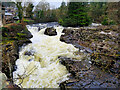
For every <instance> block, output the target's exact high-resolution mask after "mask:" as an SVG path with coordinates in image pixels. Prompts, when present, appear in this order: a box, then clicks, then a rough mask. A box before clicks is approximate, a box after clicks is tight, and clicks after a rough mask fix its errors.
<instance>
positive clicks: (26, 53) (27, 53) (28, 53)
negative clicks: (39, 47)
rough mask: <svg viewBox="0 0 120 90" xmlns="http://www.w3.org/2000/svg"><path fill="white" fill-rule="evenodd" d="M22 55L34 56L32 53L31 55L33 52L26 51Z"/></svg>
mask: <svg viewBox="0 0 120 90" xmlns="http://www.w3.org/2000/svg"><path fill="white" fill-rule="evenodd" d="M24 55H28V56H33V55H34V53H33V52H31V51H27V52H25V54H24Z"/></svg>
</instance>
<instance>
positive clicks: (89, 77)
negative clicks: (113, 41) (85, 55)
mask: <svg viewBox="0 0 120 90" xmlns="http://www.w3.org/2000/svg"><path fill="white" fill-rule="evenodd" d="M60 60H61V63H62V64H63V65H65V66H66V67H67V70H68V71H69V72H70V73H71V76H70V79H69V80H67V81H65V82H63V83H61V84H60V87H61V88H62V89H64V88H118V87H120V81H119V79H117V78H116V77H115V76H114V75H113V74H109V73H106V72H104V71H102V70H100V69H99V68H97V67H96V66H93V65H89V67H86V66H88V65H86V63H85V62H84V61H75V60H72V59H70V58H64V57H62V58H60Z"/></svg>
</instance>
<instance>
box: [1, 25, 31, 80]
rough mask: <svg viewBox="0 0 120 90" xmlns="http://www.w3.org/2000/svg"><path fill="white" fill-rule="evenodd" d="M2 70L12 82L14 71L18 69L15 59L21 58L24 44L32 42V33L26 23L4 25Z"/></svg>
mask: <svg viewBox="0 0 120 90" xmlns="http://www.w3.org/2000/svg"><path fill="white" fill-rule="evenodd" d="M1 30H2V43H1V45H2V70H1V71H2V72H3V73H5V74H6V76H7V78H8V80H10V81H11V82H12V72H13V71H14V70H15V69H16V66H15V61H16V60H17V59H18V58H19V49H20V47H21V46H22V45H25V44H28V43H31V41H30V40H29V39H30V38H32V35H31V33H30V32H29V31H28V30H27V28H26V24H25V23H19V24H10V25H7V26H4V27H2V29H1Z"/></svg>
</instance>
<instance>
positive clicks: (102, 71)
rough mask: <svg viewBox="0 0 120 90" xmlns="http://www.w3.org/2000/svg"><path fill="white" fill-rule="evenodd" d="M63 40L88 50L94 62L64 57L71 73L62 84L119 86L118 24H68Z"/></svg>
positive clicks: (75, 86)
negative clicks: (71, 26)
mask: <svg viewBox="0 0 120 90" xmlns="http://www.w3.org/2000/svg"><path fill="white" fill-rule="evenodd" d="M63 33H65V34H64V35H62V36H61V41H63V42H66V43H71V44H73V45H74V46H75V47H77V48H79V49H80V51H82V52H84V53H87V54H89V57H90V59H89V60H90V61H91V64H90V65H89V67H87V66H88V64H87V63H86V62H85V60H83V61H82V62H81V61H72V60H71V59H68V58H62V59H61V60H62V62H63V64H64V65H65V66H66V67H67V69H68V70H69V72H71V73H72V76H71V78H70V80H68V81H66V82H64V83H62V84H61V87H62V88H116V87H120V81H119V79H120V69H119V67H120V48H119V44H120V37H119V36H120V31H119V27H118V26H99V27H85V28H83V27H81V28H65V29H64V30H63Z"/></svg>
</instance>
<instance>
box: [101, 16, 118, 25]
mask: <svg viewBox="0 0 120 90" xmlns="http://www.w3.org/2000/svg"><path fill="white" fill-rule="evenodd" d="M115 24H116V23H115V21H113V20H110V19H109V18H108V17H107V16H106V17H104V20H103V21H102V25H115Z"/></svg>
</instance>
